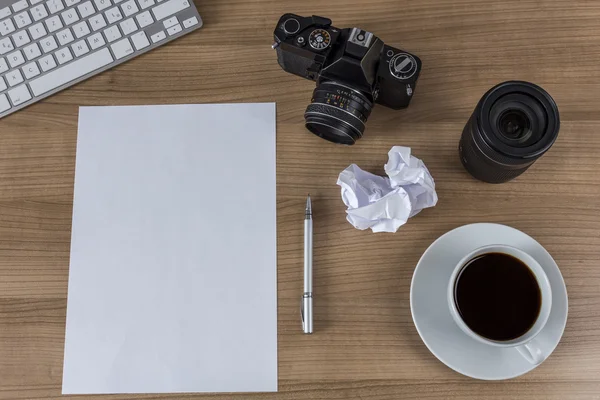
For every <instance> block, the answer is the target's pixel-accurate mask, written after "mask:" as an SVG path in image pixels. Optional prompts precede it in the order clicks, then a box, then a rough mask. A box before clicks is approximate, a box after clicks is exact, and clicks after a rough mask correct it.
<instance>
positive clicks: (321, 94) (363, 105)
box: [304, 82, 373, 145]
mask: <svg viewBox="0 0 600 400" xmlns="http://www.w3.org/2000/svg"><path fill="white" fill-rule="evenodd" d="M372 108H373V102H372V101H371V100H370V99H369V98H368V97H367V96H366V95H364V94H362V93H361V92H359V91H357V90H354V89H352V88H349V87H347V86H345V85H342V84H339V83H336V82H324V83H321V84H319V85H318V86H317V87H316V89H315V91H314V92H313V97H312V102H311V104H309V105H308V107H307V108H306V112H305V113H304V119H305V120H306V128H307V129H308V130H309V131H311V132H312V133H314V134H315V135H317V136H319V137H322V138H323V139H326V140H329V141H330V142H334V143H340V144H347V145H351V144H354V143H355V142H356V141H357V140H358V139H360V138H361V137H362V135H363V132H364V131H365V124H366V123H367V119H368V118H369V115H370V114H371V110H372Z"/></svg>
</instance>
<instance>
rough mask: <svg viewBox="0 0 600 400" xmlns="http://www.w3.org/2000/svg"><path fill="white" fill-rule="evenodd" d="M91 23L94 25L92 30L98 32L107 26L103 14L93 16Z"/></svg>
mask: <svg viewBox="0 0 600 400" xmlns="http://www.w3.org/2000/svg"><path fill="white" fill-rule="evenodd" d="M90 25H91V26H92V30H93V31H94V32H96V31H97V30H99V29H102V28H104V27H105V26H106V20H105V19H104V17H103V16H102V14H98V15H94V16H93V17H92V18H90Z"/></svg>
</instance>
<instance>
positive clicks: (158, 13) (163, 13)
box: [152, 0, 190, 21]
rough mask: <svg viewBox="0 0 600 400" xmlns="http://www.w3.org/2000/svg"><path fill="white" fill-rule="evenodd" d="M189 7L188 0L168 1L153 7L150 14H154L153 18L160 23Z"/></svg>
mask: <svg viewBox="0 0 600 400" xmlns="http://www.w3.org/2000/svg"><path fill="white" fill-rule="evenodd" d="M189 6H190V2H189V1H188V0H169V1H166V2H164V3H161V4H159V5H158V6H156V7H154V8H153V9H152V13H153V14H154V18H155V19H156V20H157V21H160V20H162V19H165V18H166V17H168V16H171V15H173V14H175V13H178V12H179V11H181V10H185V9H186V8H188V7H189Z"/></svg>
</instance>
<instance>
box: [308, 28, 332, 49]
mask: <svg viewBox="0 0 600 400" xmlns="http://www.w3.org/2000/svg"><path fill="white" fill-rule="evenodd" d="M308 43H310V47H312V48H313V49H316V50H323V49H326V48H327V47H329V45H330V44H331V35H330V34H329V32H327V31H326V30H325V29H315V30H314V31H312V32H311V33H310V36H309V37H308Z"/></svg>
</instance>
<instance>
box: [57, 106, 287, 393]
mask: <svg viewBox="0 0 600 400" xmlns="http://www.w3.org/2000/svg"><path fill="white" fill-rule="evenodd" d="M275 217H276V203H275V104H272V103H269V104H218V105H217V104H213V105H173V106H170V105H166V106H140V107H137V106H134V107H83V108H81V109H80V111H79V133H78V138H77V161H76V169H75V194H74V201H73V228H72V238H71V263H70V271H69V294H68V305H67V326H66V338H65V358H64V372H63V386H62V392H63V393H64V394H91V393H170V392H256V391H260V392H263V391H264V392H267V391H276V390H277V277H276V275H277V267H276V262H277V260H276V218H275Z"/></svg>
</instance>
